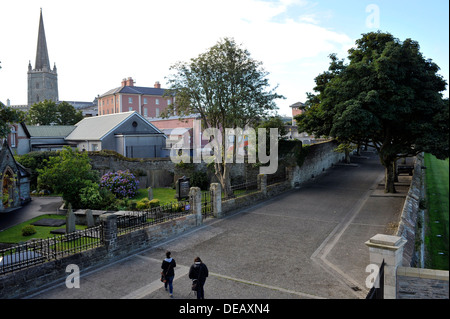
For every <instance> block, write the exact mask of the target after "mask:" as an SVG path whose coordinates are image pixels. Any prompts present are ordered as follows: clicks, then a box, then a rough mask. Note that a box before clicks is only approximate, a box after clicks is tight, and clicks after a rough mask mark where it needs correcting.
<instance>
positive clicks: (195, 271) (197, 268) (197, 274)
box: [189, 257, 208, 299]
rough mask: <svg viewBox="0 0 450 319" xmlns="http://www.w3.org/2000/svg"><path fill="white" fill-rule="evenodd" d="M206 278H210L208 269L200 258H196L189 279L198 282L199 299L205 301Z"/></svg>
mask: <svg viewBox="0 0 450 319" xmlns="http://www.w3.org/2000/svg"><path fill="white" fill-rule="evenodd" d="M206 277H208V267H206V265H205V264H204V263H203V262H202V260H201V259H200V257H195V259H194V264H193V265H192V266H191V268H190V269H189V278H190V279H192V280H193V281H194V280H197V299H205V291H204V290H203V287H204V285H205V281H206Z"/></svg>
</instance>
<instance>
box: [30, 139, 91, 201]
mask: <svg viewBox="0 0 450 319" xmlns="http://www.w3.org/2000/svg"><path fill="white" fill-rule="evenodd" d="M89 162H90V161H89V158H88V156H87V154H86V153H85V152H79V151H76V150H72V149H71V148H70V147H64V149H63V150H62V151H59V152H58V153H57V156H51V157H50V158H49V159H48V160H44V165H45V166H44V168H43V169H37V172H38V173H39V177H38V187H39V188H41V189H43V188H44V189H52V190H53V191H54V192H56V193H59V194H61V195H62V197H63V199H64V200H65V201H66V202H67V203H71V204H72V206H73V208H79V207H80V206H81V197H80V190H82V189H83V188H92V187H94V186H93V184H96V183H98V179H99V178H98V174H97V172H96V171H94V170H92V166H91V165H90V163H89ZM87 192H88V193H89V191H87Z"/></svg>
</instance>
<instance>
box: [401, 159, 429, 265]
mask: <svg viewBox="0 0 450 319" xmlns="http://www.w3.org/2000/svg"><path fill="white" fill-rule="evenodd" d="M422 166H423V154H419V155H417V156H416V160H415V163H414V174H413V177H412V180H411V185H410V187H409V191H408V194H407V196H406V199H405V203H404V205H403V209H402V214H401V217H400V222H399V226H398V229H397V233H396V236H399V237H400V236H401V237H403V238H404V239H406V240H407V243H406V245H405V248H404V250H403V265H405V266H415V265H416V264H417V261H418V256H417V253H416V247H415V243H416V228H417V219H418V216H419V211H420V207H419V206H420V201H421V200H422V199H423V198H424V197H425V189H424V187H425V184H424V178H425V177H424V172H423V170H422Z"/></svg>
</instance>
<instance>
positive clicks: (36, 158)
mask: <svg viewBox="0 0 450 319" xmlns="http://www.w3.org/2000/svg"><path fill="white" fill-rule="evenodd" d="M56 155H57V154H56V151H39V152H29V153H27V154H23V155H16V156H15V157H14V158H15V160H16V161H17V162H18V163H20V164H22V165H23V166H24V167H26V168H27V169H28V171H29V172H30V174H31V177H30V188H31V190H34V189H37V180H38V171H37V170H38V169H43V168H44V166H45V160H48V159H49V158H50V157H51V156H56Z"/></svg>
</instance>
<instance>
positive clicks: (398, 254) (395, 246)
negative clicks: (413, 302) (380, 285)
mask: <svg viewBox="0 0 450 319" xmlns="http://www.w3.org/2000/svg"><path fill="white" fill-rule="evenodd" d="M365 244H366V245H367V246H368V247H369V259H370V263H371V264H375V265H377V266H380V265H381V263H382V262H383V260H384V263H385V264H384V289H383V290H384V299H396V298H397V267H399V266H401V265H402V260H403V246H404V245H405V244H406V239H404V238H403V237H398V236H390V235H383V234H377V235H375V236H373V237H372V238H370V239H369V240H368V241H366V243H365Z"/></svg>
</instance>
